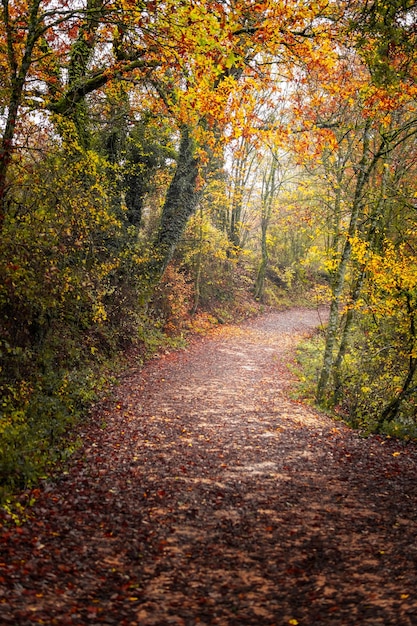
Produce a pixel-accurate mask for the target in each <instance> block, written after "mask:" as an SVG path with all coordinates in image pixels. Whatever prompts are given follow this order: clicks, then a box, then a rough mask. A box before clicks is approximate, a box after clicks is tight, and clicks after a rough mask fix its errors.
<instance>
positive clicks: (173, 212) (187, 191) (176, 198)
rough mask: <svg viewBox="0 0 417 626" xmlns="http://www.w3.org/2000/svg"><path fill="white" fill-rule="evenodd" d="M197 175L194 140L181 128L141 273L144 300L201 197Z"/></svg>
mask: <svg viewBox="0 0 417 626" xmlns="http://www.w3.org/2000/svg"><path fill="white" fill-rule="evenodd" d="M198 173H199V161H198V159H197V158H196V156H195V145H194V139H193V137H192V135H191V132H190V129H189V128H188V127H187V126H184V127H183V128H182V129H181V141H180V147H179V151H178V157H177V167H176V170H175V174H174V176H173V178H172V181H171V184H170V185H169V188H168V191H167V195H166V198H165V202H164V206H163V208H162V215H161V220H160V223H159V227H158V229H157V232H156V234H155V237H154V240H153V242H152V244H151V248H150V255H149V259H148V261H147V262H146V265H145V267H144V270H143V278H144V283H145V285H146V286H145V294H144V297H145V300H146V299H147V298H148V297H149V296H150V295H152V291H153V289H154V287H155V286H156V285H157V284H158V282H159V280H160V279H161V277H162V275H163V273H164V271H165V269H166V267H167V265H168V263H169V262H170V260H171V259H172V256H173V254H174V252H175V249H176V247H177V245H178V243H179V242H180V240H181V237H182V234H183V232H184V230H185V227H186V225H187V222H188V220H189V218H190V217H191V215H193V213H194V212H195V210H196V208H197V206H198V202H199V200H200V195H201V190H200V189H199V188H198Z"/></svg>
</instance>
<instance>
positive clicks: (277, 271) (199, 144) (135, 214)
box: [0, 0, 417, 489]
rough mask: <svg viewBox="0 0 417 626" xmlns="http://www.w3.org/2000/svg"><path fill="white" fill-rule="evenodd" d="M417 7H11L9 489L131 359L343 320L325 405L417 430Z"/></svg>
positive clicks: (331, 337) (2, 266)
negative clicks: (217, 332) (265, 309)
mask: <svg viewBox="0 0 417 626" xmlns="http://www.w3.org/2000/svg"><path fill="white" fill-rule="evenodd" d="M416 20H417V9H416V7H415V4H414V2H412V1H410V0H392V1H391V2H384V1H382V0H373V1H372V0H369V1H368V0H346V1H343V0H316V1H314V2H304V1H303V0H301V1H297V2H296V1H295V0H288V1H285V2H284V1H283V0H267V1H265V2H263V1H262V0H260V1H253V2H251V1H248V0H195V1H192V2H185V1H182V0H165V1H164V2H158V1H155V0H143V1H142V0H62V1H60V2H52V1H48V0H1V18H0V127H1V139H0V229H1V235H0V356H1V368H0V395H1V401H0V402H1V407H0V411H1V413H0V482H1V483H2V485H4V486H7V488H9V489H10V488H21V487H24V486H26V485H29V484H31V483H32V482H33V481H34V480H35V479H36V478H38V477H39V476H40V475H42V473H43V472H44V471H45V468H47V466H48V464H49V463H50V462H52V461H53V460H54V459H55V460H56V459H57V458H62V455H65V454H66V453H67V452H68V451H70V446H69V444H66V445H65V446H63V444H62V437H63V435H64V433H67V432H68V430H69V429H71V425H72V424H74V422H75V421H76V420H77V419H79V417H80V416H81V415H82V414H83V413H84V412H85V410H86V407H88V406H89V405H90V404H91V403H92V402H93V401H94V399H95V397H96V395H97V393H99V392H100V387H101V386H103V385H105V384H107V383H108V379H109V372H111V371H112V369H113V370H114V368H115V367H116V363H117V362H118V360H119V361H120V357H121V355H125V354H132V353H133V354H135V355H136V358H145V357H146V355H147V354H149V353H151V352H152V350H155V349H157V348H158V346H161V345H178V343H179V342H181V341H182V340H183V338H184V336H185V335H186V333H187V332H189V331H190V330H191V331H194V332H197V331H201V330H204V329H205V328H207V327H208V326H209V325H210V324H215V323H221V322H224V321H227V320H228V319H231V318H232V317H233V316H235V315H241V316H243V315H247V314H250V313H253V312H255V311H257V310H259V308H260V306H262V305H268V306H270V305H274V306H276V305H278V306H282V305H283V304H285V303H288V302H289V301H292V302H294V301H295V299H296V298H297V297H300V294H302V295H303V297H304V298H306V294H309V295H308V297H309V298H310V303H311V304H312V303H313V302H314V301H321V302H328V303H330V315H329V322H328V326H327V330H326V334H325V335H324V334H320V335H317V336H316V337H315V338H313V339H312V340H311V341H310V342H309V343H308V344H306V345H305V346H304V347H303V351H302V354H301V356H300V360H301V361H302V366H303V368H304V375H303V377H304V378H305V379H306V387H308V388H309V391H310V393H311V392H312V389H313V388H314V390H313V393H314V395H315V399H316V401H317V403H319V404H320V405H322V406H323V407H326V408H328V409H331V410H335V411H337V412H338V413H339V414H340V415H341V416H342V417H343V418H344V419H346V420H347V421H348V422H350V423H351V424H352V425H354V426H355V427H360V428H362V429H364V430H365V431H368V432H372V431H374V432H375V431H376V432H385V433H389V434H400V435H408V436H415V434H416V402H417V382H416V370H417V319H416V313H417V264H416V255H415V252H416V250H415V247H416V245H417V239H416V221H417V214H416V210H417V183H416V181H417V171H416V170H417V100H416V98H417V84H416V74H417V64H416V55H417V45H416V35H417V21H416Z"/></svg>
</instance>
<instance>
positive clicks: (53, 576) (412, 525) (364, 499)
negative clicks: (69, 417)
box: [0, 309, 417, 626]
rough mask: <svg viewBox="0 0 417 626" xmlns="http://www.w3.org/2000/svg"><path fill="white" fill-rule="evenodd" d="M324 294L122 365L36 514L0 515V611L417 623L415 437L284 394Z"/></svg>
mask: <svg viewBox="0 0 417 626" xmlns="http://www.w3.org/2000/svg"><path fill="white" fill-rule="evenodd" d="M318 324H319V317H318V314H317V312H316V311H309V310H305V309H293V310H290V311H286V312H277V313H268V314H267V315H264V316H262V317H259V318H257V319H255V320H251V321H248V322H245V323H243V324H240V325H238V326H233V325H228V326H224V327H222V328H221V329H219V330H218V331H217V332H216V333H213V334H212V335H211V336H209V337H206V338H203V339H198V340H195V341H193V342H192V343H191V345H190V346H189V347H188V348H187V349H185V350H181V351H178V352H173V353H170V354H164V355H162V356H160V357H158V358H155V359H153V360H152V361H151V362H150V363H148V365H146V366H145V367H144V368H143V369H142V370H139V369H138V370H135V369H133V368H132V370H130V371H129V372H128V373H127V374H126V375H125V376H124V377H123V379H122V380H121V381H120V384H119V385H118V386H117V387H116V388H115V389H114V392H113V395H112V397H111V398H108V399H107V400H105V401H103V402H101V403H100V404H99V405H97V406H96V407H95V408H94V411H93V414H92V420H91V421H90V422H88V423H86V424H84V426H83V427H82V428H81V430H80V436H81V437H82V441H83V443H82V447H81V448H80V450H79V451H78V452H77V453H76V455H75V457H74V458H73V459H72V460H71V463H70V464H69V467H68V468H67V470H66V471H65V472H64V473H62V474H61V475H59V476H56V477H55V478H54V480H49V481H45V483H44V484H43V485H42V486H41V488H40V489H38V490H36V491H35V493H34V495H35V496H36V502H35V503H34V504H33V506H32V507H31V509H30V518H29V519H28V520H27V521H26V522H24V523H23V524H22V525H21V526H13V525H11V524H7V520H4V521H5V524H4V526H3V528H2V530H1V532H0V624H2V625H3V624H5V625H12V626H32V625H35V624H46V625H48V626H51V625H54V624H57V625H59V626H66V625H73V624H74V625H75V624H76V625H83V624H88V625H99V624H108V625H113V626H116V625H117V626H127V625H129V626H135V625H136V626H151V625H157V626H165V625H166V626H168V625H177V626H197V625H199V626H204V625H206V626H209V625H213V624H216V625H219V626H246V625H253V626H284V625H296V624H299V625H300V626H321V625H330V624H331V625H334V626H344V625H348V626H354V625H355V626H364V625H369V626H376V625H378V624H382V625H394V624H395V625H404V626H405V625H414V624H417V506H416V505H417V471H416V470H417V446H416V444H415V443H412V442H410V443H407V442H400V441H396V440H393V439H387V438H383V437H379V436H373V437H370V438H363V437H360V435H359V434H358V433H356V432H353V431H351V430H349V429H348V428H347V427H346V426H345V425H344V424H343V423H340V422H335V421H332V420H331V419H330V418H329V417H327V416H325V415H323V414H321V413H319V412H317V411H315V410H313V409H312V408H310V407H308V406H306V405H303V404H302V403H300V402H297V401H295V400H292V399H291V394H290V393H289V390H290V388H291V386H292V385H293V383H294V381H293V376H292V374H291V371H290V369H288V364H289V363H291V361H292V360H293V356H294V349H295V346H296V344H297V342H299V341H300V339H301V338H302V337H303V336H304V335H305V334H308V333H311V332H312V331H313V329H314V327H316V326H317V325H318Z"/></svg>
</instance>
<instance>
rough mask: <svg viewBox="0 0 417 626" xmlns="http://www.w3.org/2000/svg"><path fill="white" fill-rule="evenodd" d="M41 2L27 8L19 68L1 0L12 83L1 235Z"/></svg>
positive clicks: (1, 179)
mask: <svg viewBox="0 0 417 626" xmlns="http://www.w3.org/2000/svg"><path fill="white" fill-rule="evenodd" d="M40 3H41V0H34V1H33V2H32V4H31V5H30V14H29V20H28V26H27V36H26V41H25V43H24V52H23V56H22V60H21V62H20V66H19V65H18V62H17V58H18V56H19V55H18V53H17V50H16V48H17V43H16V41H15V26H14V24H13V23H12V21H11V18H10V14H9V2H8V0H3V2H2V4H3V15H2V18H3V26H4V29H5V32H6V41H7V60H8V65H9V72H10V73H9V78H10V83H11V93H10V99H9V103H8V107H7V119H6V124H5V128H4V132H3V136H2V139H1V142H0V231H1V230H2V227H3V223H4V219H5V213H6V195H7V175H8V171H9V166H10V163H11V160H12V155H13V147H14V146H13V143H14V136H15V133H16V123H17V114H18V111H19V108H20V105H21V103H22V97H23V87H24V84H25V81H26V77H27V74H28V72H29V69H30V66H31V64H32V55H33V49H34V46H35V44H36V41H37V40H38V38H39V35H40V33H39V30H38V27H39V6H40Z"/></svg>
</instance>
